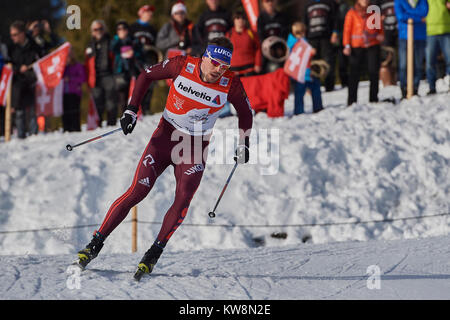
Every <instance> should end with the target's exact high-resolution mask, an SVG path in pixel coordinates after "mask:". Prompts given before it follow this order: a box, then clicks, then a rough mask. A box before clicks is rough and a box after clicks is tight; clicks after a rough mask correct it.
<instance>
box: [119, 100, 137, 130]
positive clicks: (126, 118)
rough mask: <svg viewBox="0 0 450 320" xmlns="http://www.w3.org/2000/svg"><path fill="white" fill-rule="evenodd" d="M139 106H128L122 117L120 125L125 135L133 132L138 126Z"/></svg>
mask: <svg viewBox="0 0 450 320" xmlns="http://www.w3.org/2000/svg"><path fill="white" fill-rule="evenodd" d="M138 110H139V109H138V108H137V107H135V106H128V107H127V108H126V110H125V111H124V113H123V115H122V117H121V118H120V126H121V127H122V131H123V133H124V134H125V135H127V134H129V133H131V132H133V129H134V127H135V126H136V120H137V112H138Z"/></svg>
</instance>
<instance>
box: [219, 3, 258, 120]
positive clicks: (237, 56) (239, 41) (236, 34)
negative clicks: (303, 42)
mask: <svg viewBox="0 0 450 320" xmlns="http://www.w3.org/2000/svg"><path fill="white" fill-rule="evenodd" d="M233 25H234V26H233V27H232V28H231V30H230V31H228V32H227V34H226V36H227V38H229V39H230V40H231V43H232V44H233V48H234V50H233V57H232V58H231V68H230V71H233V72H234V73H235V75H236V76H239V77H245V76H251V75H255V74H257V73H260V72H261V66H262V55H261V43H260V42H259V38H258V35H257V34H255V33H254V32H253V31H252V30H250V29H249V28H248V26H247V21H246V19H245V13H244V12H242V11H237V12H235V13H234V14H233ZM231 115H232V113H231V110H230V104H229V103H228V102H227V103H226V104H225V106H224V107H223V108H222V110H221V112H220V115H219V117H220V118H224V117H228V116H231Z"/></svg>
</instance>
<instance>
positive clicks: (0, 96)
mask: <svg viewBox="0 0 450 320" xmlns="http://www.w3.org/2000/svg"><path fill="white" fill-rule="evenodd" d="M12 74H13V71H12V68H11V67H10V66H9V65H4V66H3V70H2V76H1V78H0V105H2V106H6V97H7V96H8V91H9V88H10V87H11V80H12Z"/></svg>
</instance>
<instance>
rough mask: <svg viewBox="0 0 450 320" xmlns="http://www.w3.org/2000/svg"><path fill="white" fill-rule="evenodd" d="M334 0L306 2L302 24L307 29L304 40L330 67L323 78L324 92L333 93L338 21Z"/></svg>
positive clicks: (310, 0)
mask: <svg viewBox="0 0 450 320" xmlns="http://www.w3.org/2000/svg"><path fill="white" fill-rule="evenodd" d="M337 17H338V15H337V10H336V2H335V1H334V0H308V2H306V6H305V13H304V22H305V24H306V27H307V29H308V31H307V32H308V33H307V36H306V38H307V39H308V42H309V43H310V44H311V46H312V47H313V48H315V49H316V50H317V56H316V57H317V58H318V59H324V60H325V61H326V62H327V63H328V64H329V65H330V71H329V73H328V75H327V77H326V78H325V82H324V85H325V90H326V91H333V90H334V83H335V77H336V74H335V65H336V53H337V50H336V48H334V47H333V46H338V45H339V35H338V33H339V31H338V30H339V25H338V23H339V20H338V19H337Z"/></svg>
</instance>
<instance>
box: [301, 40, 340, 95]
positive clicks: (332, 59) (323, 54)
mask: <svg viewBox="0 0 450 320" xmlns="http://www.w3.org/2000/svg"><path fill="white" fill-rule="evenodd" d="M308 42H309V44H310V45H311V46H312V47H313V48H314V49H316V50H317V53H316V55H315V56H314V59H323V60H325V61H326V62H327V63H328V64H329V65H330V70H329V72H328V74H327V77H326V78H325V80H324V86H325V91H333V90H334V83H335V80H336V55H337V48H336V47H335V46H333V45H332V44H331V42H330V37H325V38H317V39H308Z"/></svg>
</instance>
